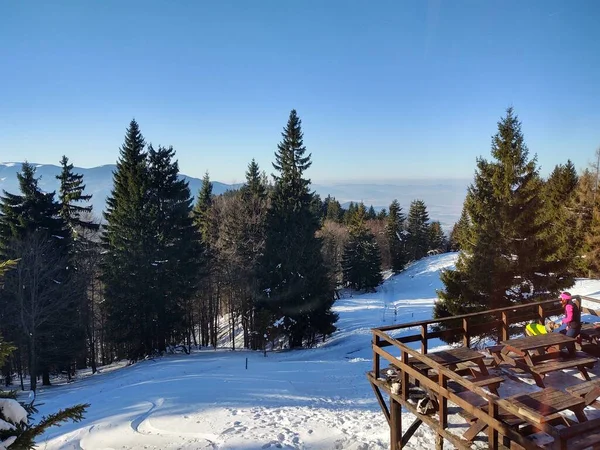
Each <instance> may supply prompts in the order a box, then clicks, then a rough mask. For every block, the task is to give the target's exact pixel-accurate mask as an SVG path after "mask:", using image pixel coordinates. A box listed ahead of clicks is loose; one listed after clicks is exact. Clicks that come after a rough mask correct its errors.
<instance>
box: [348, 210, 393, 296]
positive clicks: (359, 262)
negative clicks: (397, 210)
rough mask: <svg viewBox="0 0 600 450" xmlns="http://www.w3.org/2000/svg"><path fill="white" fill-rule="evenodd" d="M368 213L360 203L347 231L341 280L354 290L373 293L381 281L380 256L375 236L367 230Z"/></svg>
mask: <svg viewBox="0 0 600 450" xmlns="http://www.w3.org/2000/svg"><path fill="white" fill-rule="evenodd" d="M367 217H368V212H367V210H366V208H365V206H364V205H363V204H362V203H361V204H360V205H359V206H358V209H357V211H356V213H355V214H354V217H353V218H352V220H351V222H350V224H349V226H348V231H349V233H350V239H349V241H348V243H347V244H346V246H345V247H344V254H343V256H342V273H343V280H344V282H345V283H346V284H348V285H349V286H351V287H352V288H353V289H356V290H366V291H371V292H372V291H374V290H375V288H376V287H377V286H379V285H380V284H381V282H382V281H383V277H382V276H381V254H380V252H379V247H378V245H377V241H376V240H375V236H373V233H371V231H370V230H369V229H368V228H367V226H366V221H367V220H368V219H367Z"/></svg>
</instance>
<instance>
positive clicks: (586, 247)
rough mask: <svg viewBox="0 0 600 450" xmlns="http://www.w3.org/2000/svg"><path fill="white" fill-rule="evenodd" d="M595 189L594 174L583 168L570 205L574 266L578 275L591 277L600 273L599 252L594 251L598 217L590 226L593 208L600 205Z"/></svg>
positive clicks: (597, 244) (599, 243)
mask: <svg viewBox="0 0 600 450" xmlns="http://www.w3.org/2000/svg"><path fill="white" fill-rule="evenodd" d="M595 189H596V188H595V175H594V174H593V173H592V172H591V171H590V170H589V169H585V170H584V171H583V173H582V174H581V176H580V177H579V180H578V183H577V188H576V189H575V193H574V195H573V198H572V204H571V205H570V207H571V209H572V212H573V215H574V216H575V229H574V230H573V231H574V234H575V236H576V237H577V241H576V244H575V247H576V249H575V250H574V253H576V254H577V256H578V258H577V261H576V264H575V267H576V269H577V270H578V275H579V276H586V277H591V276H594V275H595V274H598V273H600V270H599V269H600V253H597V251H595V250H596V249H599V248H600V238H599V236H598V231H600V230H599V229H598V228H597V226H596V223H597V222H598V218H596V222H595V223H594V227H592V221H593V219H594V214H595V210H598V208H599V206H600V204H599V203H598V202H597V199H598V198H599V197H598V196H597V195H596V193H595ZM596 214H597V213H596Z"/></svg>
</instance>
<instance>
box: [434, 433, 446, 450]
mask: <svg viewBox="0 0 600 450" xmlns="http://www.w3.org/2000/svg"><path fill="white" fill-rule="evenodd" d="M435 450H444V438H443V437H442V435H441V434H438V435H436V436H435Z"/></svg>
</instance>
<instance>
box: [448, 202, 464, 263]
mask: <svg viewBox="0 0 600 450" xmlns="http://www.w3.org/2000/svg"><path fill="white" fill-rule="evenodd" d="M468 229H469V215H468V213H467V210H466V208H465V207H464V206H463V208H462V211H461V214H460V218H459V219H458V222H456V223H455V224H454V226H453V227H452V231H450V238H449V240H450V242H449V245H450V250H451V251H453V252H456V251H458V250H460V249H461V248H462V245H463V242H464V239H467V235H466V233H467V232H468Z"/></svg>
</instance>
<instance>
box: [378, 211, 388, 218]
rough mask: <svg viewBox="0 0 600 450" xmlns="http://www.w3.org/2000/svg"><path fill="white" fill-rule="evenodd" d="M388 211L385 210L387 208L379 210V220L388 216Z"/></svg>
mask: <svg viewBox="0 0 600 450" xmlns="http://www.w3.org/2000/svg"><path fill="white" fill-rule="evenodd" d="M387 215H388V214H387V211H386V210H385V208H381V211H379V213H378V214H377V219H379V220H385V219H386V218H387Z"/></svg>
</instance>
